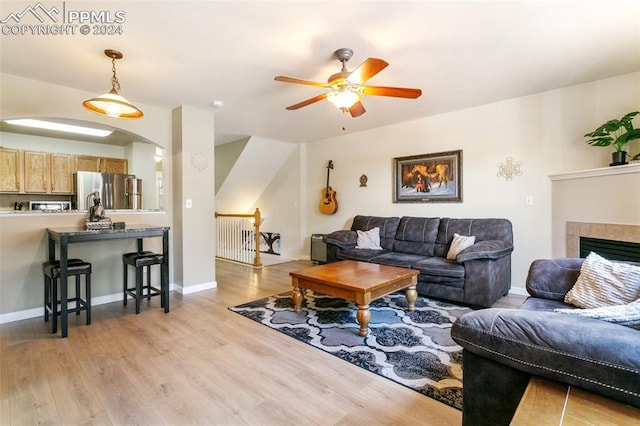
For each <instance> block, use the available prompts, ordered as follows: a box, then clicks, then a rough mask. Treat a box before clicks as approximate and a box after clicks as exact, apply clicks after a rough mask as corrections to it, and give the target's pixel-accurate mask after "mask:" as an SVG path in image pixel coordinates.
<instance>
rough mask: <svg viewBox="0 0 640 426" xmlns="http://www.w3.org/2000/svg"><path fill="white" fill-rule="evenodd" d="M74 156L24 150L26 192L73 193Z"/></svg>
mask: <svg viewBox="0 0 640 426" xmlns="http://www.w3.org/2000/svg"><path fill="white" fill-rule="evenodd" d="M72 165H73V157H72V156H71V155H69V154H53V153H48V152H34V151H25V152H24V180H25V184H24V192H25V193H29V194H71V193H72V192H73V184H72V174H73V170H72Z"/></svg>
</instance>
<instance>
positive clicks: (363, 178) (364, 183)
mask: <svg viewBox="0 0 640 426" xmlns="http://www.w3.org/2000/svg"><path fill="white" fill-rule="evenodd" d="M367 180H368V179H367V175H364V174H363V175H362V176H360V186H367Z"/></svg>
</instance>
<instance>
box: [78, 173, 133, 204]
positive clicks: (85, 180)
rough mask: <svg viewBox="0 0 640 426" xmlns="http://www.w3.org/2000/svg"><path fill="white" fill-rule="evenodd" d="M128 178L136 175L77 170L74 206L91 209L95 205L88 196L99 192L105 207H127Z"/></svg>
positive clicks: (98, 195)
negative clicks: (126, 189) (126, 185)
mask: <svg viewBox="0 0 640 426" xmlns="http://www.w3.org/2000/svg"><path fill="white" fill-rule="evenodd" d="M127 178H135V175H121V174H117V173H94V172H77V173H75V174H74V194H75V195H74V196H73V200H72V201H73V203H74V204H73V208H75V209H78V210H89V208H90V207H91V206H92V205H93V201H92V198H91V199H89V200H88V202H89V203H91V204H90V205H87V197H88V196H89V195H90V194H91V193H94V192H97V193H98V194H97V197H99V198H100V201H101V203H102V206H103V207H104V208H105V209H109V210H115V209H127V208H129V207H128V206H127V195H126V191H125V181H126V179H127Z"/></svg>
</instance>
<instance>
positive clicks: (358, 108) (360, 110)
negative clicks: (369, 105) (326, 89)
mask: <svg viewBox="0 0 640 426" xmlns="http://www.w3.org/2000/svg"><path fill="white" fill-rule="evenodd" d="M365 112H367V110H366V109H364V105H362V102H360V101H358V102H356V103H355V104H353V105H351V108H349V114H351V116H352V117H360V116H361V115H362V114H364V113H365Z"/></svg>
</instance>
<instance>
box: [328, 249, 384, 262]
mask: <svg viewBox="0 0 640 426" xmlns="http://www.w3.org/2000/svg"><path fill="white" fill-rule="evenodd" d="M384 253H391V252H390V251H389V250H372V249H358V248H348V249H344V250H340V251H339V252H338V253H336V257H337V258H338V259H339V260H358V261H360V262H371V261H372V260H373V259H374V258H376V257H378V256H380V255H381V254H384Z"/></svg>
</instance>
